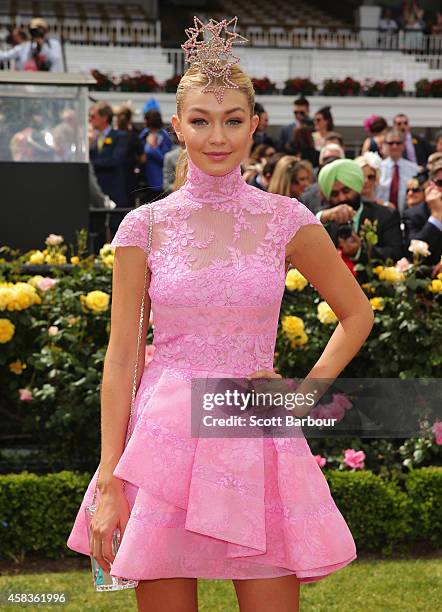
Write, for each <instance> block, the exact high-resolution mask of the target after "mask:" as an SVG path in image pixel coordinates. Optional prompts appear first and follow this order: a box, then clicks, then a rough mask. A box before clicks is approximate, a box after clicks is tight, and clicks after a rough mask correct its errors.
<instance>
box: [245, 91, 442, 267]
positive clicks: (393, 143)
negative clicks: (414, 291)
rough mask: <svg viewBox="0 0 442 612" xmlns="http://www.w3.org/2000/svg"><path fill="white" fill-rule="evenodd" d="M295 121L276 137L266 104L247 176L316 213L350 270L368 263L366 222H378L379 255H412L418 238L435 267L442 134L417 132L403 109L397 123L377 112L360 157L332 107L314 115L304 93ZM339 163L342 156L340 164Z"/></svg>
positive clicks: (441, 214) (440, 245) (441, 247)
mask: <svg viewBox="0 0 442 612" xmlns="http://www.w3.org/2000/svg"><path fill="white" fill-rule="evenodd" d="M293 113H294V121H293V122H292V123H291V124H289V125H287V126H284V127H283V128H282V130H281V133H280V137H279V141H277V142H275V141H274V140H272V139H271V138H270V137H269V136H268V135H267V133H266V127H267V117H266V113H265V111H264V109H263V108H260V107H259V105H258V114H259V115H260V124H259V127H258V130H257V132H256V134H255V142H254V146H253V148H252V151H251V155H250V159H249V160H248V163H247V164H246V168H245V173H244V174H245V178H246V180H247V181H248V182H249V183H251V184H253V185H254V186H256V187H258V188H260V189H264V190H267V191H269V192H272V193H280V194H282V195H288V196H290V197H294V198H297V199H299V200H300V201H301V202H303V203H304V204H305V205H306V206H307V207H308V208H309V209H310V210H311V211H312V212H314V213H315V214H316V215H317V216H318V218H320V220H321V222H322V223H323V224H324V226H325V228H326V229H327V231H328V232H329V234H330V236H331V238H332V239H333V241H334V243H335V245H336V246H337V248H339V249H340V251H341V254H342V255H343V256H344V257H345V258H346V260H347V261H348V263H349V265H350V267H351V266H352V264H354V263H355V262H359V263H364V262H365V261H367V249H366V246H365V244H364V241H363V240H362V237H361V235H362V234H363V231H364V230H363V228H364V226H365V225H366V220H368V221H370V222H371V223H373V222H375V221H376V226H377V227H376V231H377V244H376V245H375V246H373V248H372V250H371V254H370V255H371V257H373V258H377V259H381V260H384V261H387V260H393V261H394V262H397V261H398V260H400V259H401V258H402V257H404V256H405V257H408V258H410V259H411V257H412V253H411V252H410V251H409V250H408V249H409V246H410V243H411V240H421V241H424V242H426V243H427V244H428V247H429V254H428V255H427V256H426V257H425V258H424V263H426V264H428V265H433V264H438V263H439V262H440V259H441V255H442V132H438V133H437V134H436V137H435V143H434V146H431V145H430V143H429V142H428V141H427V140H426V139H425V138H423V137H420V136H418V135H417V134H414V133H413V131H412V128H411V125H410V121H409V118H408V117H407V116H406V115H405V114H403V113H398V114H397V115H396V116H395V117H394V119H393V124H392V125H391V126H389V125H388V124H387V121H386V120H385V119H384V118H383V117H379V116H377V115H372V116H371V117H369V118H368V119H367V121H366V122H365V128H366V130H367V131H368V133H369V136H368V137H367V139H366V140H365V141H364V142H363V143H362V146H361V151H360V155H359V156H358V157H356V159H348V158H347V157H346V151H345V146H344V142H343V138H342V136H341V135H340V134H339V133H338V132H336V131H335V130H334V123H333V117H332V113H331V109H330V108H329V107H324V108H322V109H320V110H318V111H317V112H316V113H315V114H314V116H313V120H311V118H310V113H309V103H308V100H306V99H305V98H298V99H297V100H295V102H294V107H293ZM338 160H339V161H338Z"/></svg>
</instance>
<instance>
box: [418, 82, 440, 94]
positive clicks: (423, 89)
mask: <svg viewBox="0 0 442 612" xmlns="http://www.w3.org/2000/svg"><path fill="white" fill-rule="evenodd" d="M416 97H417V98H442V79H436V80H434V81H429V80H428V79H421V80H420V81H418V82H417V83H416Z"/></svg>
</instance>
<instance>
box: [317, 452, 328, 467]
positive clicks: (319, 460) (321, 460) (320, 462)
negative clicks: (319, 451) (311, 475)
mask: <svg viewBox="0 0 442 612" xmlns="http://www.w3.org/2000/svg"><path fill="white" fill-rule="evenodd" d="M315 459H316V463H317V464H318V465H319V467H321V468H322V467H324V465H325V464H326V463H327V459H326V458H325V457H322V456H321V455H315Z"/></svg>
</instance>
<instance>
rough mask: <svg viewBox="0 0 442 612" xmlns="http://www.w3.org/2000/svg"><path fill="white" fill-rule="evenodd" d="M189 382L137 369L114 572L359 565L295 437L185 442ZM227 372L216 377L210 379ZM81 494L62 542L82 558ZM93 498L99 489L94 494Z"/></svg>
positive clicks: (271, 571) (238, 573) (174, 374)
mask: <svg viewBox="0 0 442 612" xmlns="http://www.w3.org/2000/svg"><path fill="white" fill-rule="evenodd" d="M190 375H192V376H193V377H203V376H204V373H202V372H190V371H187V372H184V371H183V370H175V369H173V368H169V367H165V366H163V365H162V364H160V363H156V362H155V360H154V361H153V362H151V363H150V364H149V366H148V368H147V369H146V370H145V371H144V374H143V378H142V380H141V383H140V386H139V389H138V392H137V396H136V400H135V410H134V419H133V426H132V436H131V438H130V440H129V442H128V444H127V446H126V448H125V450H124V452H123V454H122V456H121V458H120V461H119V463H118V465H117V466H116V468H115V470H114V475H115V476H117V477H119V478H122V479H124V480H126V483H127V484H126V487H125V492H126V496H127V500H128V503H129V507H130V509H131V514H130V518H129V521H128V523H127V526H126V530H125V532H124V534H123V537H122V540H121V543H120V547H119V549H118V552H117V554H116V557H115V560H114V562H113V564H112V569H111V574H112V575H113V576H119V577H122V578H133V579H137V580H143V579H144V580H151V579H158V578H173V577H187V578H207V579H210V578H211V579H250V578H275V577H278V576H286V575H290V574H295V575H296V576H297V577H298V578H299V580H300V582H301V583H303V582H312V581H316V580H320V579H321V578H324V577H325V576H327V575H328V574H330V573H332V572H334V571H336V570H338V569H340V568H342V567H344V566H346V565H348V564H349V563H351V561H353V560H354V559H355V558H356V546H355V542H354V540H353V537H352V534H351V532H350V530H349V528H348V526H347V523H346V522H345V520H344V518H343V516H342V514H341V513H340V511H339V509H338V508H337V506H336V504H335V502H334V501H333V498H332V496H331V493H330V489H329V486H328V483H327V481H326V479H325V477H324V475H323V474H322V472H321V468H320V467H319V466H318V464H317V462H316V460H315V458H314V457H313V455H312V453H311V451H310V448H309V446H308V443H307V441H306V440H305V438H304V437H303V436H302V434H301V435H300V436H298V437H292V438H259V439H256V438H253V439H251V438H192V437H191V435H190V431H191V430H190V404H191V396H190ZM223 375H225V376H228V375H229V373H225V374H223V373H217V376H219V377H222V376H223ZM96 478H97V472H95V474H94V476H93V478H92V479H91V481H90V483H89V486H88V488H87V490H86V493H85V496H84V498H83V501H82V504H81V506H80V508H79V511H78V514H77V517H76V519H75V522H74V525H73V527H72V531H71V533H70V535H69V538H68V540H67V546H68V547H69V548H70V549H72V550H75V551H77V552H79V553H82V554H85V555H89V543H88V537H87V530H86V522H85V515H84V509H85V507H86V505H88V504H90V503H91V500H92V496H93V492H94V488H95V482H96ZM98 499H99V493H98Z"/></svg>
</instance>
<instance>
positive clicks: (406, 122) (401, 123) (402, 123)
mask: <svg viewBox="0 0 442 612" xmlns="http://www.w3.org/2000/svg"><path fill="white" fill-rule="evenodd" d="M395 124H396V125H408V121H395Z"/></svg>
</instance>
